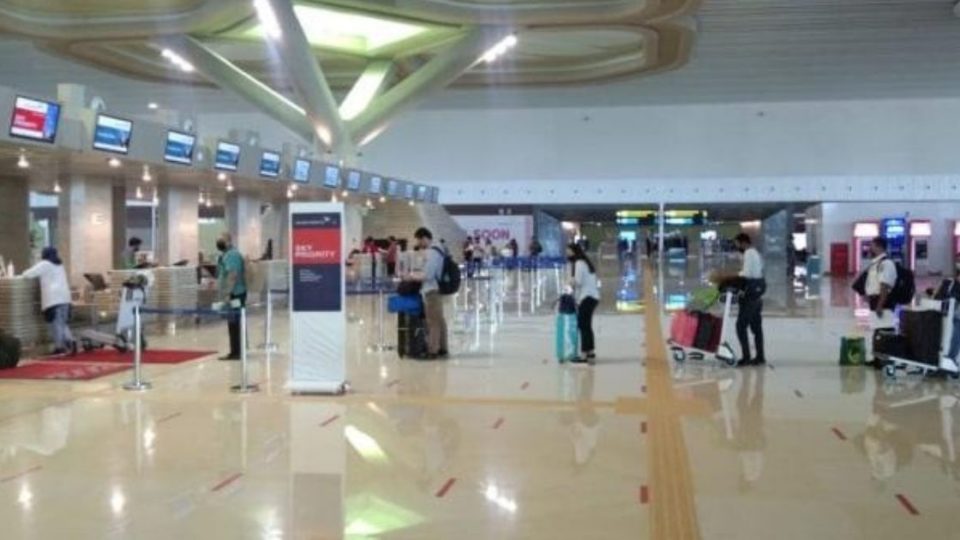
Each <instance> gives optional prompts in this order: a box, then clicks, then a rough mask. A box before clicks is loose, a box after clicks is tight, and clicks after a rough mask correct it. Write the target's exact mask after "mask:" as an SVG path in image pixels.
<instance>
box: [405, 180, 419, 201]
mask: <svg viewBox="0 0 960 540" xmlns="http://www.w3.org/2000/svg"><path fill="white" fill-rule="evenodd" d="M416 187H417V186H415V185H413V184H407V185H406V186H404V188H403V196H404V198H406V199H412V198H413V194H414V190H415V189H416Z"/></svg>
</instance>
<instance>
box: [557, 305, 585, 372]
mask: <svg viewBox="0 0 960 540" xmlns="http://www.w3.org/2000/svg"><path fill="white" fill-rule="evenodd" d="M556 333H557V336H556V339H557V361H559V362H560V363H561V364H562V363H564V362H572V361H573V360H574V359H575V358H576V357H577V355H578V354H579V353H580V352H579V350H580V332H579V330H577V316H576V315H573V314H568V313H560V314H558V315H557V332H556Z"/></svg>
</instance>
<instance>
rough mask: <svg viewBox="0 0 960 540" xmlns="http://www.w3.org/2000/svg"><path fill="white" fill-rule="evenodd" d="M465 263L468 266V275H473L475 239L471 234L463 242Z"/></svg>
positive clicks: (470, 276)
mask: <svg viewBox="0 0 960 540" xmlns="http://www.w3.org/2000/svg"><path fill="white" fill-rule="evenodd" d="M463 263H464V264H465V265H466V266H467V277H468V278H472V277H473V239H472V238H470V237H469V236H468V237H467V239H466V240H464V242H463Z"/></svg>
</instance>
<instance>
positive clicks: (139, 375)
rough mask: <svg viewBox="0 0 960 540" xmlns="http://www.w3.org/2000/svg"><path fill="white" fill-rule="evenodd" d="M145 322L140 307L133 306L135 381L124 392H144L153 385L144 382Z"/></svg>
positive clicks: (124, 386) (126, 386) (124, 387)
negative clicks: (143, 336)
mask: <svg viewBox="0 0 960 540" xmlns="http://www.w3.org/2000/svg"><path fill="white" fill-rule="evenodd" d="M142 327H143V321H142V319H141V318H140V306H136V305H135V306H133V342H134V344H133V380H131V381H130V382H128V383H127V384H125V385H123V389H124V390H131V391H134V392H142V391H144V390H149V389H150V388H152V386H153V385H151V384H150V383H148V382H146V381H144V380H143V338H142V335H143V328H142Z"/></svg>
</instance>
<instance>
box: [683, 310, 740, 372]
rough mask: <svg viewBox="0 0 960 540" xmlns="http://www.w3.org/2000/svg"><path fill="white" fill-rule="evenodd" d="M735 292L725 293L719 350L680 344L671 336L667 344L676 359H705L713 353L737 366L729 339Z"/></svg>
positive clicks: (716, 357)
mask: <svg viewBox="0 0 960 540" xmlns="http://www.w3.org/2000/svg"><path fill="white" fill-rule="evenodd" d="M734 294H735V293H733V292H731V291H726V292H724V293H723V315H722V316H721V318H720V344H719V345H718V346H717V350H715V351H707V350H703V349H698V348H696V347H690V346H686V345H680V344H679V343H677V342H676V340H674V337H673V336H671V337H670V339H668V340H667V346H669V347H670V352H671V353H672V355H673V359H674V361H676V362H685V361H687V360H703V359H705V358H706V357H707V356H710V355H712V356H713V357H714V358H715V359H716V360H717V361H718V362H720V363H723V364H726V365H728V366H735V365H736V364H737V355H736V353H735V352H734V350H733V347H732V346H731V345H730V341H729V340H728V339H727V334H728V333H729V327H730V326H731V324H730V323H731V312H732V311H733V296H734Z"/></svg>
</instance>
